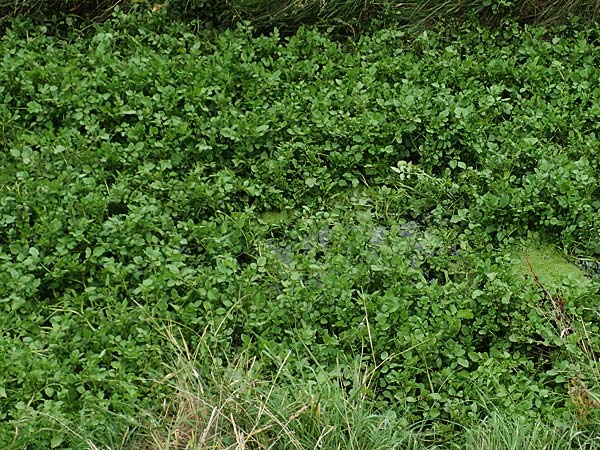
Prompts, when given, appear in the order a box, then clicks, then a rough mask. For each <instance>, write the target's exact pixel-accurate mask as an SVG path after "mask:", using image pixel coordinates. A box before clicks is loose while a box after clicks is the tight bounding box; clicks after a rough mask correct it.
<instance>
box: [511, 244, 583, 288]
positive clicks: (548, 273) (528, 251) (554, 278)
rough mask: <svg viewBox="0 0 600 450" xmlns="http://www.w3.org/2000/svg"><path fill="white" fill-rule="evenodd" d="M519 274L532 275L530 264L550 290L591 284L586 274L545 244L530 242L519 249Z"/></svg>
mask: <svg viewBox="0 0 600 450" xmlns="http://www.w3.org/2000/svg"><path fill="white" fill-rule="evenodd" d="M517 254H518V256H519V257H518V265H517V267H515V270H517V271H518V272H519V273H524V274H527V275H530V274H531V271H530V268H529V264H528V261H529V263H531V266H532V267H533V270H534V271H535V273H536V275H537V276H538V278H539V280H540V282H541V283H542V284H543V285H544V286H545V287H546V288H549V289H553V290H554V289H557V288H560V287H561V286H564V285H565V284H569V285H573V284H581V285H585V284H587V283H589V281H590V280H589V278H588V277H587V276H586V274H585V272H584V271H582V270H581V269H579V268H578V267H577V266H576V265H574V264H571V263H570V262H569V261H567V259H566V258H565V257H564V255H562V254H561V253H560V252H559V251H558V250H557V249H556V247H554V246H553V245H551V244H547V243H543V242H535V241H528V242H525V243H524V244H523V245H522V246H521V247H520V248H519V249H518V252H517Z"/></svg>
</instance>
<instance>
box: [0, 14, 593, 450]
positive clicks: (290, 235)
mask: <svg viewBox="0 0 600 450" xmlns="http://www.w3.org/2000/svg"><path fill="white" fill-rule="evenodd" d="M192 30H193V27H191V26H186V25H183V24H181V23H177V24H167V23H165V22H164V21H161V20H160V18H158V17H155V18H154V19H152V18H151V19H149V21H148V22H143V21H140V20H138V19H135V18H134V17H133V16H130V17H127V16H124V15H121V16H119V17H118V18H116V19H115V20H113V21H110V22H108V23H107V24H105V25H103V26H98V27H97V29H96V30H95V32H93V33H91V34H90V35H89V36H87V37H85V38H83V37H79V36H77V35H76V34H72V35H70V36H67V37H63V38H61V39H58V38H55V37H51V36H49V35H48V34H49V33H48V30H47V29H45V28H43V27H42V28H38V29H36V30H35V31H32V30H31V28H30V27H29V26H27V25H23V26H21V27H20V28H19V27H16V28H14V29H12V30H10V31H8V32H7V34H6V35H5V36H4V37H3V38H2V41H1V43H0V54H2V55H3V59H2V62H1V66H0V96H1V98H3V101H2V102H1V103H0V123H1V127H0V142H1V143H2V152H1V153H0V164H1V167H2V168H3V170H2V172H1V173H0V185H1V191H0V192H1V193H0V222H1V227H0V260H1V261H2V265H1V267H2V269H1V270H0V293H1V294H0V297H1V298H2V301H1V302H0V323H1V324H2V326H1V329H2V335H1V336H0V358H1V362H0V420H1V422H0V444H1V445H2V448H46V447H49V446H52V447H55V448H86V446H90V445H91V444H90V443H86V439H92V440H93V442H96V444H98V445H101V444H106V445H110V446H111V447H112V448H119V446H120V445H121V444H120V442H121V440H122V438H123V436H124V435H127V436H128V434H127V431H126V430H127V429H137V430H140V429H141V430H142V431H143V430H147V429H148V426H149V425H148V423H149V422H151V421H150V420H149V419H147V417H146V416H145V415H144V413H143V412H149V413H150V414H152V413H153V414H154V417H158V416H159V415H160V414H159V412H160V408H161V406H162V403H161V402H162V400H163V398H164V397H165V396H169V395H171V394H172V393H173V389H172V386H171V385H170V383H169V380H172V379H179V380H181V379H183V380H184V382H183V385H184V386H187V385H188V384H189V383H190V382H193V381H194V379H196V381H197V380H198V379H202V380H209V379H210V380H215V379H218V380H221V382H222V381H223V380H228V381H227V383H225V384H226V385H236V383H238V382H240V380H243V379H245V378H244V377H245V376H246V375H248V374H250V375H253V374H255V373H258V374H260V376H258V375H257V377H258V378H260V379H263V380H272V379H273V378H275V379H276V381H277V383H275V385H277V386H278V387H277V390H275V391H273V390H271V389H270V388H267V389H266V391H264V390H261V389H262V388H260V386H261V384H260V383H258V384H257V385H256V386H255V384H253V383H250V387H249V388H248V389H242V390H241V394H240V392H237V391H236V392H234V393H233V394H231V396H232V398H236V399H239V398H242V399H244V398H245V397H244V395H245V393H247V392H248V391H250V392H251V393H253V394H252V395H254V394H256V395H257V397H256V398H257V399H258V400H257V401H259V402H261V403H260V404H269V407H270V408H271V409H270V411H274V412H273V414H276V413H277V411H281V412H282V414H287V415H286V416H285V417H287V418H288V419H289V422H290V423H287V424H284V425H286V427H282V430H284V431H285V433H284V434H285V435H286V436H288V437H289V436H291V435H292V434H293V433H292V431H293V430H292V428H293V427H292V425H291V423H292V422H294V423H304V422H301V420H305V419H303V417H305V416H304V415H303V413H304V412H305V411H309V412H310V413H311V414H310V421H309V422H308V425H306V424H305V423H304V424H305V425H306V427H307V429H303V431H302V432H303V433H304V434H303V436H306V435H309V436H310V435H311V433H312V435H316V436H317V437H319V442H320V443H321V444H322V445H324V446H325V447H326V448H336V447H337V443H339V442H343V441H344V439H346V438H347V439H349V441H350V442H351V444H352V445H354V446H358V447H357V448H369V446H371V447H370V448H386V442H387V443H389V442H390V440H389V439H391V438H390V437H389V436H388V435H385V436H384V437H385V439H381V440H380V442H378V443H377V439H376V438H373V439H371V438H370V437H369V438H368V439H367V438H364V436H370V435H369V434H368V433H361V434H360V436H362V438H364V439H367V441H365V442H362V443H361V442H358V441H352V439H353V438H352V436H350V437H348V434H350V435H351V430H349V431H348V432H344V431H340V430H339V428H336V427H335V426H334V425H331V423H329V424H328V425H327V422H326V420H327V419H326V418H325V417H326V414H325V413H323V417H324V418H323V419H322V418H321V408H323V411H326V410H327V408H330V409H331V406H329V407H328V406H326V405H327V404H328V403H327V400H328V399H329V400H331V399H332V398H333V399H335V398H341V399H342V400H340V402H341V403H343V402H346V401H347V402H350V403H352V402H356V401H360V402H365V404H368V405H370V406H369V408H375V409H374V410H375V411H387V412H386V413H385V414H383V413H381V414H379V413H378V414H379V415H377V414H376V415H373V414H371V413H370V412H368V411H370V410H368V411H367V412H368V413H364V411H363V410H360V409H356V410H355V411H358V412H359V413H360V414H363V413H364V414H363V415H364V417H367V418H370V419H368V420H367V419H364V423H366V424H367V425H366V426H368V429H369V430H370V431H371V432H373V430H376V429H384V428H385V429H387V428H386V427H389V426H393V427H399V429H403V430H405V429H407V428H409V427H411V426H413V425H414V424H418V425H419V432H420V433H421V434H422V435H423V436H429V437H431V436H433V437H431V439H433V440H434V441H435V440H438V441H444V440H446V441H453V442H456V443H457V445H462V444H464V442H463V441H462V440H461V439H467V438H468V434H467V437H461V436H462V435H461V436H458V437H457V435H456V434H455V433H457V432H460V431H461V430H462V429H463V427H468V425H469V424H472V423H476V422H478V421H480V420H483V419H484V418H485V417H490V413H491V412H493V411H500V412H501V413H502V414H503V415H504V416H505V417H508V418H518V420H525V421H526V422H527V423H538V421H543V422H545V423H546V424H550V425H552V427H554V429H556V430H558V431H560V432H561V433H562V432H563V431H564V430H572V431H573V433H574V434H576V433H579V432H581V434H580V435H579V436H580V438H581V439H585V436H586V433H590V432H592V431H593V430H594V429H595V424H596V423H597V408H598V400H597V396H596V393H595V390H594V389H595V388H594V384H595V382H596V381H597V380H598V377H597V375H598V370H597V364H596V354H595V351H594V349H596V348H598V347H597V346H598V342H597V341H598V313H597V311H598V310H597V308H598V302H599V296H598V277H597V272H596V270H595V269H596V267H595V266H594V263H595V261H597V258H598V254H599V253H600V235H599V231H600V230H599V225H600V224H599V215H598V207H599V206H600V192H599V191H598V188H597V186H598V184H599V180H598V173H599V172H598V169H599V165H600V156H599V154H598V152H597V148H598V145H599V141H598V119H599V116H600V106H599V105H600V104H599V103H598V101H599V97H600V88H598V87H597V83H596V80H597V79H598V76H599V72H600V69H598V67H600V65H599V62H600V61H599V59H600V50H598V47H597V41H596V36H595V34H594V31H576V30H567V29H564V30H558V31H557V30H555V31H554V32H553V33H552V34H550V33H549V32H547V31H544V30H543V29H536V28H526V29H520V28H518V27H516V26H512V27H511V26H508V27H505V28H503V29H501V30H498V31H496V32H491V31H489V30H480V29H476V28H470V27H465V28H464V29H462V30H458V31H457V32H456V33H452V34H450V33H445V32H443V31H439V32H434V31H429V32H424V33H422V34H420V35H417V36H410V35H407V34H405V33H404V32H402V31H400V30H397V29H393V28H390V29H384V30H381V31H379V32H375V33H372V34H369V35H364V36H362V37H361V38H360V40H358V41H356V42H345V43H342V42H340V41H339V40H338V41H334V40H331V39H329V38H328V37H327V36H326V35H323V34H320V33H318V32H316V31H311V30H308V29H301V30H300V31H299V32H298V33H296V34H294V35H292V36H289V37H285V38H282V37H280V36H278V34H277V33H274V34H272V35H271V36H263V37H258V38H257V37H253V34H252V31H251V30H249V29H243V28H239V29H237V30H235V31H226V32H222V33H219V34H214V35H209V34H206V35H198V34H195V33H194V32H192ZM532 240H533V241H535V242H543V243H544V244H543V245H550V246H553V247H555V248H557V249H558V250H557V252H558V253H559V254H560V255H563V256H564V257H565V258H566V259H569V260H570V261H571V262H573V263H575V264H578V263H579V264H580V265H581V267H582V270H584V271H586V272H581V271H577V270H576V269H575V268H572V269H571V270H570V272H573V271H575V272H577V276H571V277H569V276H562V275H566V274H563V273H562V272H561V273H558V274H556V273H554V274H553V275H554V276H553V277H548V278H544V279H542V278H539V279H537V278H536V277H534V276H533V273H536V267H534V266H535V265H537V261H538V260H540V258H538V259H537V260H534V258H531V261H533V262H532V267H531V268H528V267H527V265H526V264H523V262H522V253H523V252H522V251H521V248H520V245H521V244H522V242H530V241H532ZM549 258H550V257H548V258H545V257H542V258H541V259H542V260H543V259H548V260H549ZM559 260H560V258H559ZM560 264H566V262H564V261H562V260H561V262H560V263H557V264H555V265H554V266H555V267H559V268H560V267H561V265H560ZM544 270H546V271H550V272H552V267H550V268H547V267H545V268H544ZM528 272H529V276H524V274H525V275H527V274H528ZM564 272H566V271H564ZM536 280H537V283H536ZM182 361H183V362H182ZM190 362H191V363H193V364H194V366H193V370H192V369H190V368H189V364H190ZM186 364H187V365H188V369H187V372H186V370H183V369H182V370H179V369H181V366H182V365H183V366H185V365H186ZM239 373H242V374H246V375H244V376H242V375H239ZM186 374H187V375H186ZM250 375H248V376H250ZM186 376H187V378H186ZM181 377H183V378H181ZM261 377H262V378H261ZM250 378H251V379H254V378H252V377H251V376H250ZM190 380H191V381H190ZM332 380H333V381H332ZM216 385H217V387H216V388H215V387H214V386H213V385H210V383H209V386H208V387H206V386H204V385H203V384H202V383H200V384H199V386H198V385H197V386H196V388H195V389H197V390H198V392H200V393H202V395H199V394H198V395H197V396H194V395H191V394H190V392H192V391H193V389H187V390H186V389H182V385H181V384H179V385H178V387H179V388H180V389H179V392H180V393H181V392H185V393H187V397H186V399H187V400H186V401H187V402H188V403H186V405H187V407H188V408H187V409H188V410H189V409H190V408H191V409H192V410H196V411H200V410H202V409H203V408H208V409H207V411H204V412H203V413H202V414H200V413H198V415H199V416H202V417H204V416H206V417H209V418H210V417H212V416H211V412H210V411H214V408H213V409H211V408H210V407H207V406H206V404H200V403H201V402H200V400H202V399H204V398H205V397H210V395H209V394H205V392H208V393H212V394H211V395H214V398H215V399H216V400H215V401H217V402H218V401H219V399H220V400H221V401H222V400H223V398H224V397H225V398H229V397H227V396H224V394H223V393H222V392H221V391H220V390H219V389H220V388H223V386H222V385H219V383H216ZM241 385H242V386H247V385H246V384H244V383H241ZM203 386H204V387H203ZM211 386H212V387H211ZM219 386H220V387H219ZM323 386H325V387H323ZM320 389H321V390H320ZM332 392H333V394H331V395H329V396H328V393H332ZM192 393H193V392H192ZM286 396H288V397H290V398H291V400H290V401H289V402H288V403H286V398H287V397H286ZM190 398H191V400H190ZM194 399H195V401H196V403H194V401H193V400H194ZM273 399H276V400H277V401H278V402H280V404H279V406H276V405H272V404H270V403H269V402H271V401H274V400H273ZM199 402H200V403H199ZM302 402H305V404H303V403H302ZM225 403H226V404H227V405H230V403H228V402H225ZM361 404H362V403H361ZM190 405H191V406H190ZM284 405H288V406H289V405H293V406H295V407H296V408H295V409H294V408H292V409H293V411H287V410H286V409H285V407H284ZM255 406H256V405H255ZM303 408H304V409H303ZM175 409H176V408H175ZM222 410H223V411H225V410H227V408H223V409H222ZM258 410H259V411H258V412H257V413H256V414H250V413H249V409H248V408H245V409H244V408H242V411H240V410H236V409H233V410H231V411H230V410H227V411H228V412H227V414H228V415H227V417H232V420H231V421H230V423H234V422H235V421H234V420H233V418H234V417H235V418H236V420H241V419H240V417H241V416H243V415H244V414H246V413H248V414H249V415H250V416H252V420H255V421H256V423H257V424H260V423H261V420H263V419H262V417H263V416H264V414H263V413H260V411H261V408H260V407H258ZM188 412H189V411H188ZM259 413H260V414H259ZM181 414H182V413H181V410H180V411H179V413H174V412H173V409H171V412H170V413H169V414H167V415H166V416H165V417H164V418H163V419H161V420H158V419H157V421H158V426H159V427H160V426H164V423H165V422H169V420H170V418H171V416H181ZM296 414H297V417H296V416H295V415H296ZM360 414H358V415H359V416H360V417H363V416H361V415H360ZM183 415H184V416H185V414H183ZM342 417H343V418H345V420H349V419H348V418H347V417H346V416H344V414H342ZM373 417H375V418H377V420H373V419H372V418H373ZM292 418H293V420H292ZM270 419H272V420H274V419H273V417H270ZM206 420H207V421H208V422H210V420H208V419H206ZM278 420H279V419H278ZM306 420H308V419H306ZM357 420H358V419H357ZM369 420H371V421H372V423H371V422H369ZM249 421H250V422H251V420H250V419H249ZM275 422H277V421H275ZM279 422H281V420H279ZM235 423H237V422H235ZM540 423H541V422H540ZM107 424H112V425H110V426H107ZM382 424H385V426H384V425H382ZM390 424H392V425H390ZM188 425H189V424H188ZM329 426H333V427H334V428H333V429H336V430H337V432H336V433H330V432H327V433H326V432H325V430H327V429H329V428H327V427H329ZM140 427H141V428H140ZM310 427H312V428H310ZM192 428H193V427H192ZM259 428H260V427H259ZM348 428H351V427H348ZM205 429H207V430H210V427H208V428H205ZM357 429H358V428H357ZM394 429H395V428H394ZM290 430H292V431H290ZM247 431H248V430H247V429H245V431H244V432H247ZM181 433H183V432H181ZM181 433H180V434H181ZM207 433H208V434H211V433H212V431H207ZM236 433H237V434H236ZM239 433H240V428H236V427H235V426H234V427H233V430H232V432H231V436H234V437H239V436H238V435H239ZM133 434H134V433H133ZM175 434H176V433H175ZM184 434H185V435H186V436H187V438H186V439H188V440H189V439H191V438H190V436H191V435H192V434H193V433H192V432H191V431H189V430H188V431H187V432H186V433H184ZM242 434H243V433H242ZM197 435H202V433H201V432H198V433H197ZM344 436H345V437H344ZM246 437H247V436H246ZM133 439H134V437H130V438H129V439H128V440H126V442H125V443H123V444H122V445H123V446H124V447H126V446H127V445H130V446H134V445H139V443H136V444H133V442H134V441H133ZM165 439H166V438H165ZM176 439H183V438H181V435H180V436H179V437H173V442H174V441H175V440H176ZM248 439H250V438H248ZM257 439H258V438H257ZM261 439H265V440H267V441H268V440H269V439H271V440H273V439H274V436H273V435H269V434H268V433H267V434H266V435H265V436H262V437H261ZM294 439H297V440H296V441H294V440H293V439H292V440H290V443H287V444H284V443H283V441H282V443H280V444H279V447H278V448H303V447H302V443H301V440H300V438H299V437H297V438H294ZM328 439H334V440H333V441H328ZM473 439H475V440H477V439H476V438H473ZM550 441H551V439H550ZM173 442H172V443H171V444H172V446H171V448H178V447H176V444H177V445H179V443H180V442H175V443H173ZM224 442H226V441H224ZM298 442H300V443H298ZM561 442H562V441H561ZM461 443H462V444H461ZM233 444H235V442H234V443H233ZM182 445H183V444H182ZM376 445H379V447H377V446H376ZM589 445H590V446H591V445H593V443H591V442H590V443H589ZM307 447H311V448H312V447H314V442H313V444H312V445H310V446H307ZM344 447H345V448H350V445H345V446H344ZM390 447H391V445H390ZM181 448H183V447H181ZM257 448H260V447H257ZM388 448H389V447H388ZM474 448H475V447H474ZM512 448H514V447H512ZM563 448H564V447H563Z"/></svg>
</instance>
